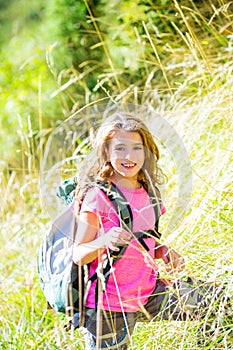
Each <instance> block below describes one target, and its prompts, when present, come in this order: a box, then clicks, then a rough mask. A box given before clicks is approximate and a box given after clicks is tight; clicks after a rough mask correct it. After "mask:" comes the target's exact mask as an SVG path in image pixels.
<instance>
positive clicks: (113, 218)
mask: <svg viewBox="0 0 233 350" xmlns="http://www.w3.org/2000/svg"><path fill="white" fill-rule="evenodd" d="M93 150H94V151H93V152H94V153H92V155H91V159H90V158H89V160H88V161H87V162H85V164H84V167H83V170H84V172H83V174H82V175H81V177H80V183H81V189H80V190H79V192H78V193H77V196H76V200H77V201H79V199H80V198H81V196H82V190H85V188H86V187H87V186H89V189H88V190H87V191H86V194H85V196H84V200H83V202H82V206H81V209H80V213H79V222H78V229H77V235H76V237H77V239H78V243H77V244H76V245H75V247H74V251H73V260H74V262H75V263H76V264H78V265H81V266H82V265H85V264H89V266H90V276H92V275H93V274H94V273H95V272H96V271H99V274H98V275H99V277H100V279H101V269H102V268H103V266H104V264H105V263H106V259H107V258H109V254H110V253H111V252H112V251H114V252H118V251H119V249H120V247H121V246H122V245H124V246H127V247H126V249H125V250H124V253H123V255H122V256H121V257H120V258H119V259H118V260H117V261H116V262H115V263H114V264H113V265H112V268H111V271H110V275H109V278H108V281H107V283H106V289H105V291H104V292H103V291H102V290H101V289H100V288H99V287H98V288H97V287H96V283H97V281H94V282H93V283H92V284H91V287H90V289H89V292H88V295H87V299H86V323H85V329H84V337H85V341H86V349H103V348H107V349H127V345H128V344H129V343H130V338H131V335H132V332H133V329H134V326H135V324H136V322H137V321H138V320H152V319H156V318H158V317H162V318H163V319H179V320H183V319H185V317H186V315H185V313H184V312H183V311H182V308H181V307H180V306H179V302H178V300H177V297H176V296H175V294H174V295H171V293H170V294H169V296H168V293H167V290H168V286H167V283H165V282H164V281H163V280H160V279H159V272H158V266H157V264H156V259H162V260H163V261H164V263H165V264H166V268H167V270H168V271H169V270H171V269H176V270H178V271H181V270H182V269H183V268H184V259H183V258H182V257H181V256H180V255H179V254H178V253H177V252H175V251H174V250H171V249H168V247H166V246H165V245H161V244H160V243H159V242H158V241H157V240H156V238H155V237H153V236H148V237H147V238H144V241H145V243H146V246H147V247H148V249H145V247H144V246H143V245H141V243H140V242H139V241H138V239H137V238H136V237H135V236H134V233H135V232H140V231H141V232H143V231H147V230H153V229H154V228H155V223H156V221H157V218H156V217H155V211H154V208H153V205H154V203H152V202H151V200H150V197H149V195H148V193H156V194H157V195H159V193H158V189H157V187H156V185H157V184H159V182H160V179H159V177H160V170H159V168H158V165H157V162H158V160H159V150H158V147H157V145H156V143H155V141H154V139H153V137H152V135H151V133H150V132H149V130H148V128H147V127H146V125H145V124H144V123H143V122H142V121H141V120H139V119H137V118H135V117H134V116H132V115H130V114H127V113H115V114H114V115H112V116H111V117H110V118H108V119H107V120H106V121H105V122H103V124H102V125H101V126H100V128H99V130H98V132H97V135H96V138H95V141H94V143H93ZM98 181H101V182H104V183H108V184H109V185H111V184H114V185H115V186H116V187H117V188H118V189H119V190H120V191H121V192H122V194H123V195H124V197H125V198H126V201H127V202H128V203H129V205H130V207H131V210H132V214H133V228H132V231H131V232H130V231H129V230H128V229H127V228H126V227H122V225H121V222H120V220H119V217H118V215H117V213H116V211H115V209H114V207H113V206H112V203H111V202H110V200H109V199H108V198H107V196H106V195H105V194H104V193H103V192H102V190H101V189H100V188H99V186H97V185H95V184H97V182H98ZM90 184H91V186H90ZM164 212H165V208H164V206H163V204H162V203H161V204H160V213H161V214H163V213H164ZM97 289H98V291H99V292H98V305H96V293H97Z"/></svg>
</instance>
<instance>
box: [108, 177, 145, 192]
mask: <svg viewBox="0 0 233 350" xmlns="http://www.w3.org/2000/svg"><path fill="white" fill-rule="evenodd" d="M110 180H111V181H113V182H114V183H115V184H116V185H119V186H121V187H125V188H130V189H135V190H136V189H138V188H140V187H141V184H140V183H139V182H138V180H137V179H134V178H122V177H121V178H118V176H117V175H116V174H114V175H113V176H111V178H110Z"/></svg>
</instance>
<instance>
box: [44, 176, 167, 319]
mask: <svg viewBox="0 0 233 350" xmlns="http://www.w3.org/2000/svg"><path fill="white" fill-rule="evenodd" d="M76 186H77V179H76V178H75V177H74V178H71V179H68V180H65V181H64V182H63V183H62V184H61V186H60V187H59V191H58V197H60V198H62V199H63V200H65V202H66V203H67V204H68V206H67V208H66V209H65V210H64V211H63V212H62V213H61V214H60V215H59V216H58V217H57V218H56V219H55V220H54V221H53V222H52V224H51V226H50V229H49V230H48V232H47V233H46V235H45V237H44V239H43V240H42V242H41V245H40V248H39V252H38V274H39V279H40V286H41V288H42V291H43V293H44V296H45V298H46V300H47V302H48V305H49V307H50V308H52V309H54V310H55V311H57V312H61V313H65V314H67V315H69V316H72V317H73V316H74V314H77V313H78V314H79V315H80V320H79V326H80V325H82V323H83V316H84V311H85V310H84V308H85V302H84V299H85V290H86V286H87V284H88V283H89V284H90V283H91V282H93V281H95V280H97V281H98V277H99V275H98V273H97V272H95V273H94V275H93V276H89V265H85V266H78V265H76V264H75V263H74V262H73V257H72V255H73V244H74V243H75V233H76V228H77V222H76V215H75V210H74V202H73V198H74V190H75V188H76ZM97 186H98V187H99V188H100V189H101V190H102V191H103V192H104V193H105V195H106V196H107V197H108V198H109V200H110V201H111V203H112V204H113V206H114V208H115V210H116V212H117V213H118V215H119V219H120V222H121V224H123V226H122V227H124V228H125V229H128V230H130V231H131V230H132V212H131V208H130V206H129V205H128V204H127V201H126V199H125V197H124V195H123V194H122V193H121V191H120V190H119V189H118V188H117V187H116V186H115V185H114V184H109V183H102V182H98V183H97ZM151 200H152V201H153V202H155V198H154V197H153V198H152V197H151ZM159 205H160V202H159V201H158V198H156V205H154V208H155V215H156V218H157V220H156V225H155V229H154V230H148V231H144V232H136V233H134V235H135V236H136V237H137V239H138V240H139V241H140V243H141V244H142V246H143V247H144V248H145V249H146V250H148V247H147V245H146V243H145V241H144V238H145V237H148V236H151V235H152V236H155V237H156V238H160V236H161V234H160V233H158V219H159ZM125 249H126V246H121V247H120V250H119V252H113V251H110V255H111V261H110V259H108V261H107V264H106V266H105V267H104V268H103V271H102V276H104V286H103V290H104V288H105V286H106V283H107V281H108V278H109V275H110V270H111V267H112V264H114V263H115V262H116V261H117V260H118V259H119V258H120V257H121V255H122V254H123V253H124V251H125ZM101 280H102V279H101ZM96 285H97V284H96ZM96 288H97V289H98V286H97V287H96ZM97 289H96V305H97V302H98V293H97Z"/></svg>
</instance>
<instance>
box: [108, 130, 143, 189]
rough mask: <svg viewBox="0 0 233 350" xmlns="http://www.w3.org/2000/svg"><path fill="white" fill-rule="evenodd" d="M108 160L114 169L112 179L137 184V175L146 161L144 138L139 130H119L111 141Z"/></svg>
mask: <svg viewBox="0 0 233 350" xmlns="http://www.w3.org/2000/svg"><path fill="white" fill-rule="evenodd" d="M107 158H108V161H109V162H110V163H111V165H112V167H113V169H114V175H113V176H112V180H113V181H115V182H118V183H119V182H120V181H121V182H122V180H126V181H124V183H125V184H126V182H127V183H128V186H136V184H137V175H138V172H139V171H140V169H141V168H142V167H143V164H144V161H145V153H144V146H143V142H142V138H141V136H140V135H139V133H137V132H131V131H125V130H119V131H116V132H115V134H114V137H113V138H112V139H111V140H110V141H109V147H108V151H107Z"/></svg>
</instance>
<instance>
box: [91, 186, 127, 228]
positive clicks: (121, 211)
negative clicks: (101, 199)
mask: <svg viewBox="0 0 233 350" xmlns="http://www.w3.org/2000/svg"><path fill="white" fill-rule="evenodd" d="M97 185H98V187H99V188H100V189H101V190H102V191H103V192H104V193H105V194H106V196H107V197H108V198H109V199H110V201H111V203H112V204H113V206H114V208H115V210H116V212H117V214H118V215H119V217H120V226H123V227H124V228H125V229H126V230H130V231H132V228H133V214H132V210H131V208H130V205H129V203H128V202H127V200H126V198H125V196H124V195H123V193H122V192H121V191H120V190H119V188H117V187H116V186H115V185H114V184H113V183H107V182H98V183H97Z"/></svg>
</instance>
